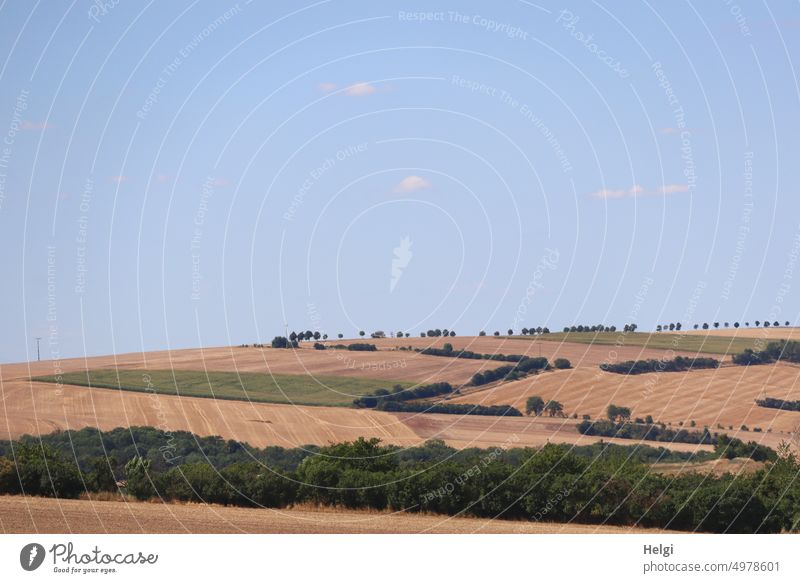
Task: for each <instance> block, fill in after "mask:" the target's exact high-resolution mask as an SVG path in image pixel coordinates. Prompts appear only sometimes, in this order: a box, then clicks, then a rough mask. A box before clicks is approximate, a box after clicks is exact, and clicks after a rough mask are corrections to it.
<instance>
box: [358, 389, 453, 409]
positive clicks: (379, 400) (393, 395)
mask: <svg viewBox="0 0 800 583" xmlns="http://www.w3.org/2000/svg"><path fill="white" fill-rule="evenodd" d="M454 390H455V389H454V388H453V386H452V385H451V384H450V383H431V384H429V385H421V386H419V387H416V388H413V389H404V388H403V387H402V386H401V385H395V386H394V388H393V389H392V390H391V392H390V391H387V390H386V389H378V390H376V391H374V392H373V393H372V394H371V395H365V396H363V397H359V398H358V399H354V400H353V406H355V407H356V408H358V409H375V408H379V409H380V408H381V406H382V405H384V404H385V403H389V402H400V401H411V400H414V399H428V398H430V397H438V396H440V395H447V394H449V393H452V392H453V391H454Z"/></svg>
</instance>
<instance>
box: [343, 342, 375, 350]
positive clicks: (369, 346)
mask: <svg viewBox="0 0 800 583" xmlns="http://www.w3.org/2000/svg"><path fill="white" fill-rule="evenodd" d="M347 350H356V351H361V352H375V351H376V350H378V347H377V346H375V345H374V344H368V343H366V342H354V343H353V344H348V345H347Z"/></svg>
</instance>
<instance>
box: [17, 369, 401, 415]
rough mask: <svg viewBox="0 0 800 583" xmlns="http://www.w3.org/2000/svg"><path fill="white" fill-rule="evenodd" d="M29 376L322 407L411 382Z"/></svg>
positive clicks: (165, 373) (121, 372)
mask: <svg viewBox="0 0 800 583" xmlns="http://www.w3.org/2000/svg"><path fill="white" fill-rule="evenodd" d="M32 380H33V381H38V382H49V383H57V382H61V383H63V384H65V385H76V386H83V387H95V388H105V389H114V390H121V391H137V392H152V393H155V394H158V395H174V396H185V397H204V398H208V399H225V400H234V401H253V402H257V403H283V404H295V405H325V406H349V405H350V404H351V403H352V401H353V399H354V398H355V397H360V396H362V395H365V394H367V393H369V392H371V391H374V390H375V389H390V388H392V387H393V386H395V385H400V386H402V387H404V388H405V387H408V386H410V384H409V383H404V382H402V381H386V380H372V379H365V378H358V377H345V376H311V375H287V374H258V373H252V372H241V373H236V372H227V371H209V372H200V371H187V370H125V369H94V370H91V371H87V372H77V371H76V372H70V373H66V374H63V375H59V376H58V377H56V376H55V375H50V376H41V377H34V378H33V379H32Z"/></svg>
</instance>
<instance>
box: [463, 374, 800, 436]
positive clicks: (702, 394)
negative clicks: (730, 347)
mask: <svg viewBox="0 0 800 583" xmlns="http://www.w3.org/2000/svg"><path fill="white" fill-rule="evenodd" d="M532 395H539V396H541V397H542V398H543V399H545V400H549V399H555V400H557V401H560V402H561V403H562V404H563V405H564V411H565V413H566V414H567V415H572V414H573V413H577V415H578V417H579V418H580V417H581V416H582V415H585V414H586V415H590V416H591V418H592V419H597V418H598V417H604V416H605V410H606V408H607V407H608V405H609V404H611V403H613V404H615V405H620V406H626V407H630V408H631V410H632V413H633V416H634V417H642V418H644V417H646V416H647V415H652V416H653V418H654V419H655V420H656V421H663V422H664V423H672V425H673V427H677V426H678V424H679V423H680V422H683V423H684V427H685V428H686V429H691V427H690V421H692V420H694V421H695V422H696V424H697V428H699V429H702V427H703V426H704V425H708V426H709V428H710V429H711V430H712V431H719V432H723V431H724V432H725V433H728V434H729V435H731V436H735V437H739V438H740V439H743V440H745V441H749V440H755V441H759V442H761V443H764V444H765V445H769V446H770V447H773V448H774V447H776V446H777V445H778V443H779V442H780V441H781V440H786V441H795V445H797V443H796V441H797V440H796V439H795V435H796V434H797V431H798V428H800V413H797V412H793V411H781V410H778V409H767V408H764V407H758V406H757V405H756V404H755V402H754V400H755V399H756V398H758V397H760V396H762V395H767V396H771V397H776V398H780V399H800V367H798V366H795V365H791V364H785V363H781V364H776V365H763V366H751V367H740V366H725V367H722V368H719V369H709V370H696V371H689V372H670V373H667V372H663V373H649V374H642V375H635V376H625V375H618V374H613V373H606V372H603V371H601V370H599V369H592V368H587V367H583V368H578V369H574V370H563V371H555V372H550V373H547V374H541V375H538V376H533V377H528V378H525V379H522V380H519V381H515V382H509V383H504V384H499V385H495V386H493V387H490V388H487V389H483V390H474V391H472V392H469V393H467V394H464V395H462V396H459V397H456V398H454V399H452V401H453V402H456V403H476V404H481V405H493V404H499V403H503V404H510V405H512V406H515V407H517V408H521V409H523V410H524V406H525V401H526V400H527V398H528V397H530V396H532ZM718 424H720V425H722V426H723V427H724V429H721V428H719V427H718ZM742 425H746V426H747V427H748V428H749V429H750V431H740V427H741V426H742ZM731 426H732V427H733V429H730V427H731ZM756 427H759V428H761V429H762V430H763V431H762V432H761V433H758V432H755V431H753V429H755V428H756ZM769 429H771V432H768V430H769Z"/></svg>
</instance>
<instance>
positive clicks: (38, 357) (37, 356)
mask: <svg viewBox="0 0 800 583" xmlns="http://www.w3.org/2000/svg"><path fill="white" fill-rule="evenodd" d="M41 339H42V337H41V336H37V337H36V360H37V362H38V361H40V360H42V357H41V356H40V355H39V340H41Z"/></svg>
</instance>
